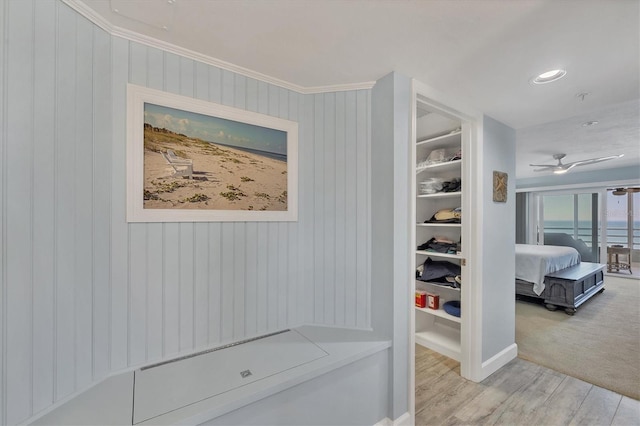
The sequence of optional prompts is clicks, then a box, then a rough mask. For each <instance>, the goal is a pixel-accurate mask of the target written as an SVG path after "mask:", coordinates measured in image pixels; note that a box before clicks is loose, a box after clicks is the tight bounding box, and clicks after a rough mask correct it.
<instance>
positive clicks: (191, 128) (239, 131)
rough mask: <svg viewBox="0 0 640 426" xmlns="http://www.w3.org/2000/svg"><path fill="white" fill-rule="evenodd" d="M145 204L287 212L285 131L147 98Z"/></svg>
mask: <svg viewBox="0 0 640 426" xmlns="http://www.w3.org/2000/svg"><path fill="white" fill-rule="evenodd" d="M143 180H144V183H143V186H144V193H143V194H140V195H141V196H142V197H143V198H144V201H143V208H144V209H190V210H243V211H251V210H254V211H287V208H288V198H289V197H288V196H287V182H288V176H287V132H285V131H281V130H277V129H271V128H267V127H262V126H257V125H253V124H249V123H243V122H238V121H233V120H228V119H225V118H221V117H215V116H210V115H205V114H199V113H195V112H191V111H186V110H182V109H176V108H170V107H167V106H162V105H156V104H153V103H147V102H145V103H144V178H143Z"/></svg>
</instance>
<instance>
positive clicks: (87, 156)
mask: <svg viewBox="0 0 640 426" xmlns="http://www.w3.org/2000/svg"><path fill="white" fill-rule="evenodd" d="M75 44H76V46H77V47H76V60H75V61H76V79H75V86H76V88H75V96H76V99H75V102H74V103H75V122H76V125H75V133H76V135H75V136H76V137H75V139H76V144H75V153H74V157H75V164H74V166H70V167H72V168H73V169H74V173H73V174H74V177H73V180H74V186H73V192H74V193H75V196H74V206H73V207H72V208H73V209H74V210H75V235H74V237H75V241H74V244H73V245H74V247H75V250H76V251H75V256H74V257H75V259H74V263H75V276H74V279H73V283H74V287H75V288H74V293H75V295H76V297H75V358H76V367H75V368H76V377H75V384H74V388H75V389H78V388H83V387H86V386H88V385H89V384H90V383H91V381H92V376H93V374H92V363H93V359H92V344H91V343H92V342H91V341H92V328H93V327H92V312H91V309H92V306H91V304H92V301H93V294H92V291H93V286H92V276H93V271H92V266H93V265H92V259H93V233H92V231H93V217H92V212H93V79H92V77H93V24H91V23H90V22H88V21H87V20H85V19H77V24H76V42H75Z"/></svg>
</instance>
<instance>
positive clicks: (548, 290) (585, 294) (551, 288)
mask: <svg viewBox="0 0 640 426" xmlns="http://www.w3.org/2000/svg"><path fill="white" fill-rule="evenodd" d="M604 267H605V265H601V264H599V263H589V262H582V263H580V264H579V265H575V266H572V267H570V268H566V269H563V270H561V271H557V272H554V273H551V274H548V275H546V276H545V279H544V282H545V291H544V296H545V299H544V302H545V304H546V306H547V308H548V309H551V310H554V309H557V308H558V307H564V308H565V311H566V312H567V313H568V314H570V315H573V314H574V313H575V312H576V309H577V308H578V306H580V305H582V304H583V303H584V302H586V301H587V300H589V298H591V297H592V296H593V295H594V294H596V293H598V292H601V291H603V290H604Z"/></svg>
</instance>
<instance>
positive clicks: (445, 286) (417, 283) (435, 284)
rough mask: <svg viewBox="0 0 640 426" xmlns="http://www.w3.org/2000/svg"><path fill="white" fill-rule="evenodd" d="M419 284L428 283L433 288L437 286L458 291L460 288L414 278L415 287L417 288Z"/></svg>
mask: <svg viewBox="0 0 640 426" xmlns="http://www.w3.org/2000/svg"><path fill="white" fill-rule="evenodd" d="M420 284H429V285H432V286H434V288H437V289H444V290H453V291H460V288H456V287H450V286H448V285H441V283H434V282H431V281H421V280H416V288H418V287H419V286H420Z"/></svg>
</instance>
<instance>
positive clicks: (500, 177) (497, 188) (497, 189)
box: [493, 170, 509, 203]
mask: <svg viewBox="0 0 640 426" xmlns="http://www.w3.org/2000/svg"><path fill="white" fill-rule="evenodd" d="M508 180H509V175H507V173H504V172H498V171H495V170H494V171H493V201H495V202H496V203H506V202H507V186H508Z"/></svg>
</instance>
